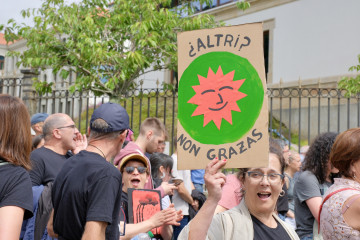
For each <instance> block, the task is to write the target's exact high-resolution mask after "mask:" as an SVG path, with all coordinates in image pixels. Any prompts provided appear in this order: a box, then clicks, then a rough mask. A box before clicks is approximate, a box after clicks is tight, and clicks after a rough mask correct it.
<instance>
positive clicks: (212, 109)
mask: <svg viewBox="0 0 360 240" xmlns="http://www.w3.org/2000/svg"><path fill="white" fill-rule="evenodd" d="M227 104H228V102H226V103H225V104H224V105H223V106H222V107H220V108H209V109H210V110H211V111H220V110H221V109H223V108H224V107H226V105H227Z"/></svg>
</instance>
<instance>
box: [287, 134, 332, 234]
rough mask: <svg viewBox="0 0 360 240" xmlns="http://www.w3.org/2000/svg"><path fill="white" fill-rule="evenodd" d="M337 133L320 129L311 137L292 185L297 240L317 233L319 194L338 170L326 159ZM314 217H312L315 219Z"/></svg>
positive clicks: (329, 183) (322, 192)
mask: <svg viewBox="0 0 360 240" xmlns="http://www.w3.org/2000/svg"><path fill="white" fill-rule="evenodd" d="M336 136H337V133H332V132H328V133H323V134H320V135H319V136H317V137H316V138H315V140H314V141H313V143H312V144H311V145H310V148H309V150H308V151H307V153H306V156H305V160H304V161H305V165H304V168H303V172H301V173H300V175H299V177H298V179H297V180H296V182H295V185H294V203H295V221H296V233H297V234H298V235H299V237H300V239H301V240H310V239H313V238H314V233H315V235H317V233H318V231H317V221H318V217H319V209H320V205H321V201H322V196H323V195H324V193H325V192H326V190H327V189H328V188H329V187H330V186H331V184H332V179H331V174H332V172H334V173H336V172H338V171H337V169H334V168H333V167H332V166H331V163H330V161H329V156H330V151H331V147H332V145H333V144H334V141H335V138H336ZM315 220H316V221H315Z"/></svg>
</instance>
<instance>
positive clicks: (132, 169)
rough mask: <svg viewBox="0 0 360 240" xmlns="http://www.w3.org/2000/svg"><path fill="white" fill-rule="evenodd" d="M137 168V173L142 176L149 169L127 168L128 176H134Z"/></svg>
mask: <svg viewBox="0 0 360 240" xmlns="http://www.w3.org/2000/svg"><path fill="white" fill-rule="evenodd" d="M135 168H136V169H137V171H138V172H139V173H140V174H142V173H144V172H146V170H147V168H146V167H125V171H126V172H127V173H128V174H132V173H133V172H134V171H135Z"/></svg>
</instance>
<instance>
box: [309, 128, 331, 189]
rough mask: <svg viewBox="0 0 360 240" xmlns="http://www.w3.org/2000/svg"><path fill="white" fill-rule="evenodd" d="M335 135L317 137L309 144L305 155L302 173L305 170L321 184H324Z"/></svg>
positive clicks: (325, 134) (326, 134) (324, 134)
mask: <svg viewBox="0 0 360 240" xmlns="http://www.w3.org/2000/svg"><path fill="white" fill-rule="evenodd" d="M337 135H338V134H337V133H334V132H327V133H322V134H320V135H318V136H317V137H316V138H315V139H314V141H313V142H312V143H311V145H310V147H309V150H308V151H307V153H306V155H305V159H304V162H305V165H304V168H303V171H306V170H307V171H310V172H312V173H313V174H314V175H315V176H316V178H317V179H318V181H319V183H321V184H322V183H324V182H325V181H326V178H327V176H326V172H327V169H328V162H329V158H330V152H331V148H332V146H333V144H334V142H335V138H336V136H337Z"/></svg>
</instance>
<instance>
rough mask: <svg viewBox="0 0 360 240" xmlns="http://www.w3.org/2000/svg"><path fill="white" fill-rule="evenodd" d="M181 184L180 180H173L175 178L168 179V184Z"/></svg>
mask: <svg viewBox="0 0 360 240" xmlns="http://www.w3.org/2000/svg"><path fill="white" fill-rule="evenodd" d="M182 182H183V180H182V179H175V178H172V179H170V181H169V183H174V184H175V186H178V185H180V184H181V183H182Z"/></svg>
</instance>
